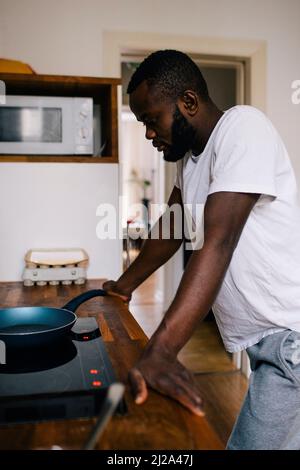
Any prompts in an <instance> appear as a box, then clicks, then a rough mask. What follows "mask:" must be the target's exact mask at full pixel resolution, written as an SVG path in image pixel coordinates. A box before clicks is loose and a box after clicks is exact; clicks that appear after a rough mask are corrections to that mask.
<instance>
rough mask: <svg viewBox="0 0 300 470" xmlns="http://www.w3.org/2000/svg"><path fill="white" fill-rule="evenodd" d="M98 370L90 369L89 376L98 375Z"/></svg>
mask: <svg viewBox="0 0 300 470" xmlns="http://www.w3.org/2000/svg"><path fill="white" fill-rule="evenodd" d="M98 372H99V371H98V370H97V369H91V370H90V374H98Z"/></svg>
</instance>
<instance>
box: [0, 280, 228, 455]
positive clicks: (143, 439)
mask: <svg viewBox="0 0 300 470" xmlns="http://www.w3.org/2000/svg"><path fill="white" fill-rule="evenodd" d="M101 285H102V281H101V280H89V281H88V282H87V283H86V284H85V285H83V286H76V285H70V286H62V285H59V286H45V287H38V286H35V287H24V286H23V284H22V283H0V299H1V303H0V307H1V308H5V307H13V306H25V305H26V306H28V305H41V306H52V307H62V306H63V305H64V304H65V303H66V302H67V301H68V300H71V299H72V298H73V297H75V296H76V295H78V294H80V293H81V292H84V291H87V290H90V289H95V288H96V289H97V288H101ZM76 313H77V314H78V316H81V317H85V316H94V317H95V318H96V319H97V321H98V324H99V327H100V330H101V333H102V337H103V339H104V341H105V345H106V348H107V351H108V353H109V356H110V358H111V361H112V364H113V367H114V369H115V372H116V375H117V377H118V379H119V380H120V381H122V382H124V383H127V373H128V370H129V369H130V368H131V367H132V366H133V365H134V363H135V362H136V361H137V359H138V357H139V355H140V353H141V350H142V348H143V347H144V346H145V344H146V343H147V337H146V335H145V334H144V332H143V331H142V329H141V328H140V326H139V325H138V323H137V322H136V321H135V319H134V318H133V316H132V315H131V313H130V312H129V310H128V308H127V306H126V305H125V304H124V303H123V302H122V301H121V300H119V299H117V298H115V297H105V298H100V297H98V298H95V299H92V300H89V301H88V302H86V303H84V304H83V305H81V306H80V308H79V309H78V311H77V312H76ZM125 400H126V404H127V407H128V413H127V414H126V416H115V417H113V418H112V420H111V421H110V423H109V424H108V425H107V427H106V429H105V432H104V433H103V435H102V437H101V439H100V440H99V443H98V447H97V448H98V449H103V450H104V449H106V450H124V449H128V450H132V449H136V450H144V449H148V450H155V449H161V450H167V449H189V450H195V449H208V450H212V449H223V448H224V446H223V444H222V443H221V441H220V439H219V438H218V436H217V435H216V433H215V432H214V431H213V429H212V428H211V426H210V425H209V423H208V422H207V420H206V418H205V417H197V416H194V415H192V414H191V413H190V412H189V411H187V410H185V409H184V408H183V407H182V406H180V405H179V404H177V403H176V402H175V401H173V400H171V399H169V398H166V397H164V396H162V395H160V394H158V393H156V392H154V391H150V392H149V398H148V400H147V402H146V403H145V404H143V405H136V404H135V403H134V401H133V399H132V397H131V394H130V391H129V388H128V387H126V392H125ZM94 422H95V420H94V419H78V420H65V421H47V422H43V423H38V424H24V425H23V424H18V425H13V426H0V449H34V448H49V447H51V446H52V445H53V444H56V445H60V446H62V447H63V448H72V449H76V448H77V449H79V448H80V447H81V446H82V444H83V443H84V441H85V439H86V438H87V436H88V435H89V432H90V430H91V426H92V425H93V423H94Z"/></svg>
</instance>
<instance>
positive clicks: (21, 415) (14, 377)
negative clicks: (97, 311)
mask: <svg viewBox="0 0 300 470" xmlns="http://www.w3.org/2000/svg"><path fill="white" fill-rule="evenodd" d="M113 382H116V376H115V373H114V370H113V367H112V364H111V361H110V359H109V356H108V354H107V351H106V349H105V345H104V342H103V340H102V338H101V336H100V331H99V328H98V325H97V322H96V320H95V318H93V317H87V318H78V319H77V321H76V323H75V326H74V327H73V329H72V337H67V338H66V339H64V340H61V341H59V342H57V343H53V344H52V345H51V347H49V346H48V347H44V348H32V349H27V348H26V349H23V350H21V349H20V350H17V349H15V350H7V352H6V364H5V365H2V364H1V365H0V424H12V423H28V422H39V421H46V420H62V419H75V418H89V417H93V416H96V415H97V414H99V412H100V409H101V405H102V403H103V399H104V397H105V395H106V392H107V389H108V387H109V385H110V384H112V383H113ZM117 412H118V413H122V414H123V413H124V412H126V405H125V402H124V400H123V401H122V402H121V403H120V405H119V407H118V410H117Z"/></svg>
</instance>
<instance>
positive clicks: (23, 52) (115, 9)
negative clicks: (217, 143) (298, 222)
mask: <svg viewBox="0 0 300 470" xmlns="http://www.w3.org/2000/svg"><path fill="white" fill-rule="evenodd" d="M299 18H300V2H299V0H248V1H246V0H243V1H240V0H186V1H185V2H182V1H181V0H165V1H161V0H152V2H148V1H146V0H126V1H125V0H102V1H101V0H85V1H82V0H52V1H51V2H50V1H48V0H23V1H22V0H0V28H1V29H0V56H2V57H7V58H14V59H20V60H22V61H24V62H28V63H30V64H31V65H32V67H33V68H34V69H35V70H36V71H37V72H39V73H53V74H56V73H57V74H75V75H98V76H99V75H105V70H104V69H103V67H102V57H103V51H102V46H103V32H104V31H107V30H116V31H117V30H124V31H136V32H153V34H155V33H159V34H162V33H164V34H173V35H174V34H178V35H189V36H191V35H193V36H198V37H199V43H200V41H201V36H212V37H219V38H227V39H228V38H232V39H234V38H238V39H256V40H258V39H259V40H265V41H266V42H267V57H268V65H267V74H268V75H267V113H268V115H269V117H270V118H271V119H272V121H273V123H274V124H275V126H276V127H277V128H278V129H279V131H280V133H281V135H282V136H283V138H284V140H285V142H286V145H287V147H288V150H289V152H290V155H291V158H292V162H293V165H294V168H295V170H296V174H297V178H298V182H299V183H300V158H299V156H300V155H299V154H300V150H299V139H298V134H299V124H300V105H298V106H297V105H293V104H292V102H291V82H292V81H293V80H295V79H299V78H300V63H299V51H300V28H299ZM1 23H2V25H1ZM1 36H2V44H1ZM67 166H68V165H61V166H60V167H59V168H58V169H57V170H56V173H55V175H54V170H53V173H51V174H48V175H47V184H48V186H49V187H51V188H55V185H56V177H57V175H60V174H62V173H64V172H65V171H67V173H68V175H69V177H70V179H72V177H73V176H74V175H75V172H76V171H78V168H83V166H81V165H80V166H78V168H77V170H76V169H75V167H76V165H75V167H74V166H73V167H72V168H71V167H69V169H68V170H65V168H67ZM29 168H35V170H34V172H35V173H36V175H37V176H35V178H37V179H38V178H39V175H41V173H40V172H42V171H43V170H42V166H41V167H36V166H35V165H33V166H28V170H27V171H28V172H29ZM10 171H11V175H12V176H11V178H13V179H14V174H15V173H14V172H23V171H26V170H25V167H24V166H23V167H22V169H21V167H20V166H19V165H18V164H15V165H11V170H10ZM84 171H85V172H86V175H87V179H89V178H90V177H91V178H94V177H96V178H98V182H99V187H102V183H103V182H104V181H106V180H107V178H108V177H109V178H111V180H110V184H111V187H113V188H115V190H116V191H117V186H118V182H117V178H118V176H117V171H115V172H114V176H112V174H111V173H110V172H111V169H110V165H99V167H98V168H97V169H96V173H95V170H94V169H93V168H91V167H88V168H86V169H84ZM61 172H62V173H61ZM24 174H25V173H24ZM2 175H3V167H0V200H1V204H3V199H4V198H5V207H6V210H7V212H9V207H10V204H11V201H8V200H7V198H6V195H5V193H4V192H3V190H2V187H3V185H4V182H5V179H4V176H2ZM95 175H96V176H95ZM28 177H29V182H30V184H31V185H32V184H33V182H34V180H33V176H32V175H28ZM56 191H57V198H58V200H59V199H61V198H63V197H64V196H65V189H64V188H63V187H60V188H57V189H56ZM93 191H94V190H92V189H88V190H87V194H86V196H85V198H86V199H85V204H86V206H84V207H85V208H86V209H87V210H89V209H90V208H91V207H94V206H93V204H94V202H93V201H94V198H95V192H93ZM75 192H76V191H75V188H73V189H72V194H73V195H75ZM20 196H21V195H20V193H19V190H18V189H16V193H15V194H14V198H15V200H14V204H15V203H16V201H18V200H20ZM76 197H77V196H76ZM97 197H98V196H97ZM100 197H101V199H102V200H105V199H107V201H106V202H109V198H111V197H112V193H109V192H106V189H105V190H103V192H101V194H100ZM114 197H115V194H114V196H113V198H114ZM71 200H72V198H71V199H70V201H69V203H68V206H67V210H71V211H72V207H73V205H72V202H71ZM23 210H24V211H25V213H29V212H28V209H26V208H25V206H23ZM37 210H40V206H38V208H37ZM60 210H61V209H60V208H58V212H59V214H60V215H59V217H61V214H62V213H61V212H60ZM64 210H66V208H64ZM56 217H58V215H57V214H53V220H52V221H53V223H54V222H55V220H56ZM44 221H45V220H44V218H42V219H41V221H40V224H43V223H44ZM7 223H8V219H7V216H4V219H2V220H1V224H4V225H5V224H7ZM94 228H95V224H94V221H91V220H90V222H89V224H88V225H87V226H86V238H85V237H84V239H83V240H82V242H83V243H85V242H87V241H88V239H89V237H91V236H92V235H90V234H91V233H93V231H94ZM14 229H17V225H15V226H14ZM72 230H73V231H76V230H77V224H72ZM33 236H34V231H32V232H31V238H30V237H29V238H30V240H31V239H32V237H33ZM20 237H21V233H20ZM53 237H54V232H50V233H49V236H48V238H47V239H45V242H46V243H50V242H51V240H52V239H53ZM102 248H103V247H100V246H99V247H97V249H96V248H95V247H93V248H92V250H94V249H95V250H96V251H95V253H94V252H92V253H91V255H92V256H93V257H94V256H95V259H96V257H97V256H101V255H102V254H103V249H102ZM6 249H7V251H6V252H4V251H3V247H0V255H1V262H2V263H3V260H4V261H5V264H6V267H7V262H8V260H9V263H11V259H12V258H13V259H14V264H15V265H17V264H18V266H19V265H20V263H21V259H20V255H21V253H19V252H18V255H16V254H15V253H16V251H15V250H16V246H15V245H13V244H12V243H11V242H9V244H8V246H7V247H6ZM17 261H18V263H17ZM103 269H104V270H107V272H108V271H109V273H114V274H115V275H116V274H117V271H118V269H119V265H118V264H117V263H116V264H115V265H114V266H112V264H107V265H104V267H103ZM18 273H19V271H18V272H17V271H15V274H14V275H15V276H17V274H18ZM98 274H99V275H100V274H102V270H101V273H100V270H99V271H97V269H95V271H94V275H98ZM0 280H1V279H0Z"/></svg>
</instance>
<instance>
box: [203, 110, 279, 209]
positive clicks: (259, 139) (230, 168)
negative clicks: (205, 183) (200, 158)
mask: <svg viewBox="0 0 300 470" xmlns="http://www.w3.org/2000/svg"><path fill="white" fill-rule="evenodd" d="M214 154H215V158H213V161H212V166H211V183H210V186H209V191H208V194H212V193H215V192H219V191H229V192H243V193H257V194H261V195H262V196H261V198H263V200H270V198H271V200H273V199H274V198H275V197H276V196H277V190H276V155H277V138H276V134H275V132H274V130H273V128H272V127H271V125H270V124H269V121H268V120H267V119H266V117H265V116H264V115H263V114H261V113H257V114H256V113H254V112H251V111H250V112H248V113H243V114H240V115H237V116H235V119H234V122H233V123H231V125H230V126H229V127H228V128H227V129H224V130H223V132H220V133H219V135H218V137H217V139H216V141H215V148H214Z"/></svg>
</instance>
